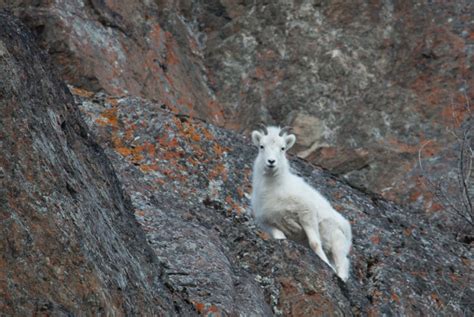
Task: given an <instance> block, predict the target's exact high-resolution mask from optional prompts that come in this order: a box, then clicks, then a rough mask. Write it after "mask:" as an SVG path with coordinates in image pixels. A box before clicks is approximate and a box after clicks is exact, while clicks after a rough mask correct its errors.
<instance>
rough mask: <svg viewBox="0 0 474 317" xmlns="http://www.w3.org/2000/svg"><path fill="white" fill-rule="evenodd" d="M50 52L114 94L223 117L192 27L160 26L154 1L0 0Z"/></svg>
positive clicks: (62, 65)
mask: <svg viewBox="0 0 474 317" xmlns="http://www.w3.org/2000/svg"><path fill="white" fill-rule="evenodd" d="M2 7H3V8H7V9H9V10H12V12H13V13H15V14H16V15H18V16H19V17H20V18H21V19H22V21H23V22H24V23H25V24H27V25H28V26H29V27H30V29H31V30H32V31H33V32H34V33H35V34H36V36H37V40H38V42H39V45H40V46H41V47H43V48H44V49H46V50H47V51H48V53H49V54H50V55H51V57H52V59H53V62H54V63H55V64H56V65H57V66H58V68H59V70H60V72H61V75H62V77H63V79H64V80H65V81H66V82H67V83H69V84H74V85H75V86H78V87H82V88H86V89H89V90H94V91H99V90H104V91H106V92H107V93H109V94H112V95H133V96H140V97H144V98H147V99H150V100H157V99H160V100H162V101H163V102H164V103H166V105H167V106H168V107H170V108H174V109H176V110H177V111H180V112H184V113H188V114H192V115H195V116H198V117H206V118H209V119H211V120H213V121H214V122H216V123H222V109H221V107H220V106H219V104H218V103H217V100H216V99H215V97H214V94H213V93H212V91H211V90H210V89H209V88H208V87H207V86H206V84H205V80H203V78H204V77H205V76H204V72H203V67H204V66H203V65H202V64H201V59H200V52H199V50H198V49H197V46H196V42H195V39H194V37H192V36H191V35H189V32H188V31H187V27H186V25H185V24H184V23H182V22H180V21H175V23H174V24H173V25H172V29H173V30H174V31H175V32H176V33H177V34H180V35H181V36H179V37H178V38H177V37H175V36H174V35H173V34H172V33H170V32H169V31H166V30H163V28H162V27H161V25H160V23H161V21H160V20H161V16H160V14H159V13H158V7H157V5H156V4H155V2H154V1H126V0H119V1H101V0H92V1H85V0H79V1H63V0H54V1H43V0H41V1H28V0H21V1H16V0H0V8H2Z"/></svg>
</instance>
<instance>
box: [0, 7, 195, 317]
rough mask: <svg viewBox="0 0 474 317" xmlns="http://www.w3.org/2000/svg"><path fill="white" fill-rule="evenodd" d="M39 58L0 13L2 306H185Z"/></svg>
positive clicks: (112, 311) (48, 310) (109, 309)
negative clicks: (165, 279)
mask: <svg viewBox="0 0 474 317" xmlns="http://www.w3.org/2000/svg"><path fill="white" fill-rule="evenodd" d="M47 59H48V57H47V56H46V55H45V54H42V53H40V52H39V51H38V48H37V46H36V44H35V41H34V38H33V36H32V35H31V34H30V33H29V32H27V30H26V28H25V27H22V26H20V25H19V24H18V22H17V21H15V20H13V19H12V18H11V17H9V16H8V15H5V14H3V13H1V14H0V114H1V115H0V153H1V155H0V219H1V231H0V256H1V257H0V267H1V270H0V314H1V315H9V316H11V315H16V316H28V315H35V314H41V315H55V316H70V315H72V314H90V315H92V314H95V315H97V314H98V315H117V314H125V315H141V314H145V315H154V314H163V313H164V312H173V311H176V312H179V311H180V310H181V311H183V312H186V311H192V307H191V306H189V305H187V304H186V303H185V302H184V301H183V300H181V299H180V298H179V297H178V296H177V295H174V294H173V292H172V291H170V290H169V289H167V288H165V286H164V284H163V280H162V279H161V278H160V277H161V274H162V271H161V267H160V264H159V263H158V261H157V260H156V256H155V255H154V253H153V251H152V250H151V249H150V248H149V246H148V245H147V243H146V238H145V235H144V234H143V231H142V230H141V229H140V227H139V226H138V224H137V222H136V221H135V219H134V217H133V213H132V205H131V203H130V199H129V198H128V196H125V195H124V194H123V192H122V190H121V188H120V183H119V182H118V180H117V177H116V176H115V173H114V171H113V169H112V166H111V165H110V162H109V160H108V159H107V157H106V156H105V154H104V152H103V150H102V149H101V148H100V147H99V145H98V144H97V143H96V142H95V141H94V140H93V139H92V138H91V136H90V133H89V132H88V129H87V128H86V126H85V125H84V123H83V120H82V118H81V117H80V114H79V111H78V109H77V107H76V106H75V104H74V100H73V98H72V96H71V94H70V93H69V91H68V89H67V87H66V85H64V84H63V83H62V81H61V80H59V79H58V77H57V76H55V72H54V71H53V69H52V68H51V67H49V65H48V63H47V62H46V60H47ZM175 304H177V305H178V306H177V307H175V306H174V305H175ZM177 309H179V310H177Z"/></svg>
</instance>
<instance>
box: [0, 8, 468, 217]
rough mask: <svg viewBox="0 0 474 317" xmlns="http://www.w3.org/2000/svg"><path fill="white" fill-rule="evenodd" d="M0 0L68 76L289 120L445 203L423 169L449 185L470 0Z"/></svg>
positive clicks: (362, 168) (369, 167)
mask: <svg viewBox="0 0 474 317" xmlns="http://www.w3.org/2000/svg"><path fill="white" fill-rule="evenodd" d="M2 5H3V6H4V7H7V8H10V9H12V10H13V11H14V12H15V13H16V14H17V15H18V16H20V17H21V18H22V20H23V21H24V22H25V23H27V24H28V25H29V26H30V28H31V29H32V30H33V31H34V32H35V33H36V34H37V36H38V38H39V41H40V43H41V45H42V46H43V47H44V48H46V49H47V50H48V52H49V53H50V54H51V55H52V57H53V59H54V61H55V62H56V63H57V64H58V65H59V66H60V69H61V73H62V76H63V78H64V79H65V80H66V81H67V82H68V83H70V84H73V85H75V86H76V87H80V88H85V89H87V90H90V91H98V90H103V91H105V92H107V93H108V94H111V95H116V96H121V95H131V96H139V97H144V98H147V99H149V100H155V101H157V100H160V102H162V103H163V104H164V105H166V106H167V107H168V108H171V109H173V110H176V111H178V112H182V113H185V114H190V115H192V116H195V117H200V118H205V119H206V120H207V121H209V122H214V123H217V124H218V125H222V124H225V125H226V126H227V127H230V128H233V129H236V130H238V131H247V132H248V131H249V130H250V129H251V128H252V127H253V126H255V123H256V122H259V121H261V120H264V121H267V122H269V123H271V122H276V123H278V124H289V125H292V126H293V127H295V132H296V133H297V134H298V136H299V143H298V146H297V147H296V148H295V149H296V152H297V153H298V155H300V156H301V157H304V158H306V159H308V160H309V161H311V162H313V163H316V164H318V165H321V166H323V167H325V168H328V169H330V170H331V171H332V172H334V173H336V174H338V175H341V176H343V177H345V178H346V179H347V180H348V181H349V182H350V183H351V184H352V185H354V186H356V187H359V188H362V189H364V190H365V189H367V190H369V191H372V192H376V193H379V194H382V195H383V196H384V197H385V198H389V199H391V200H394V201H397V202H399V203H404V204H409V205H410V206H412V207H415V208H420V209H424V210H425V211H440V210H443V209H445V207H446V205H444V206H443V204H440V201H438V200H436V199H435V196H434V195H433V192H435V191H436V190H435V188H433V187H434V186H431V185H430V183H435V184H437V183H441V184H449V186H447V188H446V190H447V191H448V192H450V194H449V195H451V196H453V197H455V196H456V194H457V192H459V188H458V187H457V180H456V179H455V177H454V176H453V177H452V175H454V174H453V173H452V172H451V171H452V170H453V169H455V168H456V162H457V161H458V160H457V151H458V148H459V147H458V143H457V138H456V137H453V133H452V132H453V131H455V130H456V129H457V128H458V127H459V126H461V124H462V122H463V121H465V120H467V118H468V117H469V113H471V116H472V111H471V112H470V111H469V108H470V107H471V104H470V103H469V100H470V99H473V97H474V90H473V87H474V78H473V74H474V71H473V69H472V61H473V60H474V58H473V52H474V50H473V45H474V44H473V43H474V42H473V41H474V35H473V34H474V33H473V29H474V26H473V22H472V18H471V15H472V12H473V10H474V7H473V4H472V1H469V0H462V1H448V2H446V1H417V2H413V1H412V2H410V1H408V2H399V1H382V2H380V1H375V2H371V1H362V0H359V1H340V0H331V1H329V0H324V1H316V0H299V1H283V0H282V1H280V0H279V1H228V0H215V1H189V0H179V1H167V0H158V1H133V2H130V1H123V0H119V1H95V0H94V1H82V0H81V1H60V0H55V1H28V0H25V1H6V0H4V1H1V0H0V6H2ZM465 125H469V123H465ZM447 129H448V130H451V131H448V132H446V130H447ZM469 134H472V130H471V131H469ZM419 152H420V154H421V161H422V163H423V165H424V169H425V171H424V172H422V171H421V170H420V168H419V166H418V163H419V160H418V154H419ZM442 218H443V217H442ZM443 219H444V218H443Z"/></svg>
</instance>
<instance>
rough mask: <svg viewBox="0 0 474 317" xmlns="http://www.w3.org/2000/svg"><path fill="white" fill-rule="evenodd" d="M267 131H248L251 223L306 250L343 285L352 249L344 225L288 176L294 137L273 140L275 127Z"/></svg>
mask: <svg viewBox="0 0 474 317" xmlns="http://www.w3.org/2000/svg"><path fill="white" fill-rule="evenodd" d="M267 130H268V134H267V135H266V134H265V133H263V132H261V131H253V132H252V141H253V143H254V144H255V145H256V146H257V147H258V148H259V153H258V156H257V158H256V160H255V162H254V166H253V179H252V185H253V191H252V210H253V215H254V217H255V219H256V221H257V223H258V224H259V225H260V226H261V227H262V228H263V229H264V230H265V231H267V232H268V233H269V234H270V235H271V236H272V237H273V238H274V239H286V238H289V239H291V240H295V241H298V242H300V243H302V244H305V245H308V246H309V247H310V248H311V249H312V250H313V251H314V252H315V253H316V254H317V255H318V256H319V257H320V258H321V259H322V260H323V261H324V262H326V263H327V264H328V265H329V266H330V267H331V268H332V269H333V270H334V271H336V273H337V275H338V276H339V277H340V278H341V279H342V280H343V281H347V279H348V278H349V265H350V264H349V259H348V258H347V255H348V253H349V251H350V248H351V244H352V233H351V226H350V224H349V222H348V221H347V220H346V219H345V218H344V217H343V216H342V215H341V214H339V213H338V212H337V211H336V210H334V209H333V208H332V207H331V205H330V203H329V202H328V201H327V200H326V199H325V198H324V197H323V196H322V195H321V194H320V193H319V192H318V191H317V190H315V189H314V188H312V187H311V186H310V185H308V184H307V183H306V182H305V181H304V180H303V179H302V178H301V177H298V176H297V175H295V174H293V173H292V172H291V171H290V166H289V162H288V159H287V158H286V155H285V153H286V151H287V150H288V149H289V148H291V147H292V146H293V144H294V143H295V140H296V138H295V136H294V135H292V134H290V135H288V134H286V133H285V134H283V136H279V132H280V128H276V127H268V128H267ZM262 146H263V149H262V148H261V147H262ZM272 161H274V162H273V167H270V165H272V164H270V163H271V162H272ZM326 252H327V253H328V254H330V255H331V257H330V258H331V259H330V260H329V259H328V257H327V256H326Z"/></svg>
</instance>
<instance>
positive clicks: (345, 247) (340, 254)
mask: <svg viewBox="0 0 474 317" xmlns="http://www.w3.org/2000/svg"><path fill="white" fill-rule="evenodd" d="M332 240H333V241H332V246H331V253H332V257H333V259H334V264H335V266H336V271H337V275H338V276H339V277H340V278H341V280H343V281H344V282H346V281H347V280H348V279H349V266H350V262H349V259H348V258H347V255H348V254H349V250H350V246H351V245H350V241H347V238H346V236H345V235H344V233H343V232H342V231H341V230H336V231H335V232H334V234H333V236H332Z"/></svg>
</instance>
